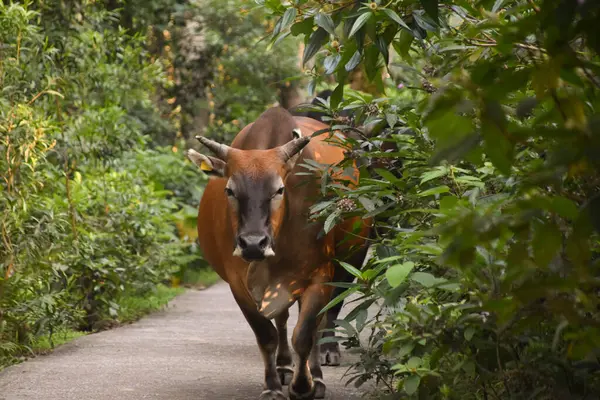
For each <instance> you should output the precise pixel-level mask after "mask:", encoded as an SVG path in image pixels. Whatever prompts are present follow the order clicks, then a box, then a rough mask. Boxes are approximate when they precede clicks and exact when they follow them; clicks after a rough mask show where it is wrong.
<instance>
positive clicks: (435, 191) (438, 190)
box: [417, 185, 450, 197]
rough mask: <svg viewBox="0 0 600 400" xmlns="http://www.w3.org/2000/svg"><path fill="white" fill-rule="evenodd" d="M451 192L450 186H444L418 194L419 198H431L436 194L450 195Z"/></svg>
mask: <svg viewBox="0 0 600 400" xmlns="http://www.w3.org/2000/svg"><path fill="white" fill-rule="evenodd" d="M449 191H450V188H449V187H448V186H446V185H442V186H437V187H434V188H431V189H429V190H425V191H424V192H420V193H419V194H417V196H419V197H425V196H431V195H436V194H442V193H448V192H449Z"/></svg>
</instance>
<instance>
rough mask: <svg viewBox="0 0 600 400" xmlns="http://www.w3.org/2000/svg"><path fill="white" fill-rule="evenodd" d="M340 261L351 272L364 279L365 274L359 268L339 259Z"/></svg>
mask: <svg viewBox="0 0 600 400" xmlns="http://www.w3.org/2000/svg"><path fill="white" fill-rule="evenodd" d="M338 263H339V264H340V265H341V266H342V267H343V268H344V269H345V270H346V271H348V272H349V273H350V274H352V275H353V276H355V277H357V278H358V279H362V277H363V276H362V273H361V272H360V270H358V269H357V268H355V267H353V266H352V265H350V264H348V263H346V262H344V261H338Z"/></svg>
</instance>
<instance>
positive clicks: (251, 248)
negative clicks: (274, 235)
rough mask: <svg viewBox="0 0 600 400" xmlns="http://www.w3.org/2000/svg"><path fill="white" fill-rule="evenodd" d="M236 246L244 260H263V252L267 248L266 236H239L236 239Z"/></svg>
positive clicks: (267, 239) (267, 238) (267, 240)
mask: <svg viewBox="0 0 600 400" xmlns="http://www.w3.org/2000/svg"><path fill="white" fill-rule="evenodd" d="M237 242H238V246H239V247H240V249H241V250H242V257H243V258H244V259H246V260H251V261H255V260H263V259H264V258H265V257H266V255H265V250H266V249H267V247H268V246H269V242H270V240H269V237H268V236H267V235H240V236H238V239H237Z"/></svg>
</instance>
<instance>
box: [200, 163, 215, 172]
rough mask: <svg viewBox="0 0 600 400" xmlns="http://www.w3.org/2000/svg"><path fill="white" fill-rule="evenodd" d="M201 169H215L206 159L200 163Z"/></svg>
mask: <svg viewBox="0 0 600 400" xmlns="http://www.w3.org/2000/svg"><path fill="white" fill-rule="evenodd" d="M200 169H201V170H202V171H212V170H213V169H212V167H211V166H210V165H208V163H207V162H206V161H202V162H201V163H200Z"/></svg>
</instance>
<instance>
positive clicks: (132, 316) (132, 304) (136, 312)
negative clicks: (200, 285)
mask: <svg viewBox="0 0 600 400" xmlns="http://www.w3.org/2000/svg"><path fill="white" fill-rule="evenodd" d="M183 291H184V289H183V288H172V287H167V286H165V285H160V284H159V285H157V286H155V287H154V288H153V290H152V291H150V292H148V293H145V294H144V295H143V296H139V295H138V296H131V295H127V294H126V295H125V296H123V298H121V299H120V301H119V305H120V306H121V312H120V315H119V321H120V322H132V321H136V320H138V319H140V318H141V317H143V316H144V315H145V314H147V313H149V312H151V311H157V310H160V309H161V308H162V307H164V306H165V305H166V304H167V303H168V302H169V301H171V300H173V299H174V298H175V296H177V295H179V294H181V293H183Z"/></svg>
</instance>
